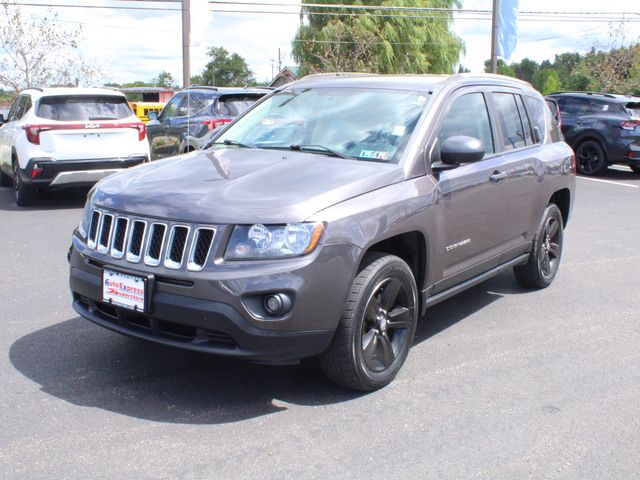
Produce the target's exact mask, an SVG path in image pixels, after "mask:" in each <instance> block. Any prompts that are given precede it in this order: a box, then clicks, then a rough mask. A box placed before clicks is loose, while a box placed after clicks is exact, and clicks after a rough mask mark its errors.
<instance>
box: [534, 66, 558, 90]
mask: <svg viewBox="0 0 640 480" xmlns="http://www.w3.org/2000/svg"><path fill="white" fill-rule="evenodd" d="M532 83H533V86H534V87H535V88H536V89H537V90H538V91H539V92H541V93H542V94H543V95H548V94H549V93H553V92H557V91H559V90H561V89H562V83H561V82H560V77H559V76H558V72H556V71H555V70H554V69H553V68H542V69H540V70H538V71H537V72H536V74H535V75H534V76H533V82H532Z"/></svg>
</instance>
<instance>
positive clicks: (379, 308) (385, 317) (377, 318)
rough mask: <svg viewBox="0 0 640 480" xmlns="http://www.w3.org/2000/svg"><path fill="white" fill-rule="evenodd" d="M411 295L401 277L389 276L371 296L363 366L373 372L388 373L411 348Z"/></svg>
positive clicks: (364, 326)
mask: <svg viewBox="0 0 640 480" xmlns="http://www.w3.org/2000/svg"><path fill="white" fill-rule="evenodd" d="M411 295H412V294H411V292H409V291H408V288H407V286H406V285H404V284H403V283H402V282H401V281H400V280H399V279H397V278H386V279H384V280H383V281H382V282H380V283H379V284H378V285H377V286H376V288H375V289H374V291H373V292H372V293H371V295H370V296H369V301H368V302H367V306H366V308H365V317H364V322H362V329H361V332H360V345H359V348H360V349H361V351H362V362H363V363H364V365H363V366H364V367H365V368H367V369H368V370H369V371H370V372H375V373H380V372H384V371H385V370H387V369H388V368H389V367H391V366H392V365H393V362H394V361H395V360H396V358H397V357H398V354H400V353H402V352H403V351H404V350H405V349H407V348H409V347H410V345H408V340H409V339H408V336H409V335H408V334H409V330H410V327H411V316H412V309H413V302H412V296H411Z"/></svg>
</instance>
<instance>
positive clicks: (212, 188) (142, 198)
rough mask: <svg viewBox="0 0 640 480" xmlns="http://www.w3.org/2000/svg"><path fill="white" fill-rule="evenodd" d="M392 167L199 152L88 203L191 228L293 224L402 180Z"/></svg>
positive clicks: (111, 180) (142, 172)
mask: <svg viewBox="0 0 640 480" xmlns="http://www.w3.org/2000/svg"><path fill="white" fill-rule="evenodd" d="M403 175H404V173H403V170H402V168H401V167H399V166H398V165H395V164H393V165H387V164H383V163H375V162H366V161H357V160H348V159H342V158H334V157H329V156H326V155H319V154H312V153H305V152H293V151H291V152H290V151H285V150H259V149H255V150H254V149H251V150H249V149H245V148H236V147H232V148H228V149H218V150H199V151H195V152H191V153H188V154H185V155H181V156H178V157H173V158H169V159H166V160H160V161H155V162H151V163H148V164H145V165H142V166H139V167H135V168H132V169H129V170H126V171H124V172H122V173H118V174H116V175H112V176H110V177H108V178H106V179H104V180H102V181H101V182H99V183H98V184H97V186H96V192H95V195H94V197H93V201H94V203H95V204H96V205H100V206H103V207H105V208H112V209H115V210H119V211H123V212H129V213H132V214H136V215H141V216H151V217H160V218H167V219H179V220H183V221H189V222H193V223H246V224H249V223H256V222H260V223H292V222H301V221H304V220H306V219H307V218H309V217H310V216H311V215H313V214H314V213H316V212H318V211H320V210H323V209H325V208H327V207H330V206H331V205H335V204H336V203H339V202H342V201H344V200H347V199H349V198H352V197H355V196H357V195H361V194H363V193H366V192H370V191H372V190H376V189H378V188H382V187H384V186H386V185H390V184H392V183H396V182H398V181H401V180H402V179H403Z"/></svg>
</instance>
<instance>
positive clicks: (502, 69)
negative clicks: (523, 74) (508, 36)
mask: <svg viewBox="0 0 640 480" xmlns="http://www.w3.org/2000/svg"><path fill="white" fill-rule="evenodd" d="M497 67H498V68H497V70H498V71H497V73H498V75H506V76H507V77H515V76H516V70H515V68H514V67H513V64H511V65H507V62H505V61H504V60H502V59H501V58H499V59H498V62H497ZM484 71H485V72H486V73H490V72H491V60H485V61H484Z"/></svg>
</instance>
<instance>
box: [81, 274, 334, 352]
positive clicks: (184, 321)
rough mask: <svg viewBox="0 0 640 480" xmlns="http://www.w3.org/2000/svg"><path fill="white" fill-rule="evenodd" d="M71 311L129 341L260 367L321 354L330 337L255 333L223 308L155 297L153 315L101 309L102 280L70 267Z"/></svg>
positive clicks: (103, 306)
mask: <svg viewBox="0 0 640 480" xmlns="http://www.w3.org/2000/svg"><path fill="white" fill-rule="evenodd" d="M70 285H71V290H72V292H73V297H74V301H73V308H74V309H75V311H76V312H78V314H80V315H81V316H82V317H84V318H86V319H87V320H90V321H92V322H94V323H96V324H98V325H100V326H102V327H105V328H108V329H110V330H113V331H115V332H118V333H122V334H125V335H128V336H131V337H137V338H142V339H145V340H150V341H153V342H156V343H161V344H164V345H169V346H173V347H178V348H183V349H187V350H193V351H198V352H203V353H209V354H216V355H223V356H228V357H237V358H245V359H248V360H256V361H262V362H288V361H292V360H298V359H301V358H305V357H310V356H315V355H318V354H319V353H321V352H322V351H324V350H325V349H326V348H327V347H328V345H329V343H330V342H331V338H332V337H333V332H331V331H293V332H292V331H273V330H265V329H260V328H257V327H255V326H254V325H252V324H250V323H249V322H248V321H247V320H246V319H245V318H244V317H243V316H242V315H241V314H240V313H239V312H238V311H237V310H235V309H234V308H233V307H231V306H230V305H228V304H225V303H219V302H212V301H208V300H202V299H197V298H191V297H185V296H181V295H175V294H168V293H164V292H157V291H156V292H154V293H153V299H152V313H151V314H150V315H140V314H138V313H135V312H133V311H129V310H127V309H123V308H119V307H114V306H111V305H109V304H106V303H103V302H101V301H99V300H96V299H97V298H100V294H101V287H102V283H101V279H100V277H97V276H96V275H93V274H91V273H89V272H86V271H83V270H80V269H78V268H76V267H73V266H72V267H71V277H70Z"/></svg>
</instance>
